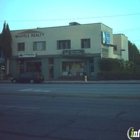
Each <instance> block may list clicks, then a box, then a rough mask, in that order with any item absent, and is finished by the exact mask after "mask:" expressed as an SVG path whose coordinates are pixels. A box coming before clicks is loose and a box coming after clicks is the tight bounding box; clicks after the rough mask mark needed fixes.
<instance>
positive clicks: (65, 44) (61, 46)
mask: <svg viewBox="0 0 140 140" xmlns="http://www.w3.org/2000/svg"><path fill="white" fill-rule="evenodd" d="M65 49H71V40H57V50H65Z"/></svg>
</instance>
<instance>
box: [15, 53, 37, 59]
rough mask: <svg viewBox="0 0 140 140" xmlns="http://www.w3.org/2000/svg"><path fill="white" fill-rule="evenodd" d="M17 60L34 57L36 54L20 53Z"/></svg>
mask: <svg viewBox="0 0 140 140" xmlns="http://www.w3.org/2000/svg"><path fill="white" fill-rule="evenodd" d="M18 57H19V58H25V57H36V53H20V54H19V55H18Z"/></svg>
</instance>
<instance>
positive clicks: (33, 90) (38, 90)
mask: <svg viewBox="0 0 140 140" xmlns="http://www.w3.org/2000/svg"><path fill="white" fill-rule="evenodd" d="M19 91H21V92H26V91H31V92H50V90H41V89H22V90H19Z"/></svg>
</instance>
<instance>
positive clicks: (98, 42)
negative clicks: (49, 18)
mask: <svg viewBox="0 0 140 140" xmlns="http://www.w3.org/2000/svg"><path fill="white" fill-rule="evenodd" d="M11 35H12V57H11V59H10V62H9V64H10V66H9V68H10V73H11V74H12V75H18V74H20V73H22V72H24V71H35V72H40V73H42V75H43V76H44V77H45V80H58V79H59V78H60V77H79V78H80V77H83V76H84V75H87V76H88V79H89V80H94V79H96V76H97V73H98V72H99V71H100V69H99V66H98V61H99V60H100V59H101V58H102V57H106V58H123V59H125V60H128V40H127V37H125V36H124V35H122V34H118V35H113V30H112V29H111V28H110V27H108V26H106V25H104V24H102V23H94V24H83V25H81V24H78V23H75V22H74V23H70V24H69V25H68V26H62V27H49V28H37V29H30V30H17V31H11ZM122 50H125V51H123V52H122Z"/></svg>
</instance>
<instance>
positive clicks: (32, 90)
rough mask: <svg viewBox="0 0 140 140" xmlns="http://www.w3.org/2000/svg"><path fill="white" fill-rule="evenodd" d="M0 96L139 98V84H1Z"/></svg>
mask: <svg viewBox="0 0 140 140" xmlns="http://www.w3.org/2000/svg"><path fill="white" fill-rule="evenodd" d="M0 94H1V95H2V94H4V95H5V94H12V95H13V94H14V95H15V94H20V95H21V94H28V95H33V94H34V95H46V96H51V97H52V96H63V97H64V96H65V97H69V96H73V97H101V98H102V97H104V98H105V97H107V98H108V97H110V98H122V97H123V98H129V99H132V98H140V85H139V84H12V83H7V84H4V83H1V84H0Z"/></svg>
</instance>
